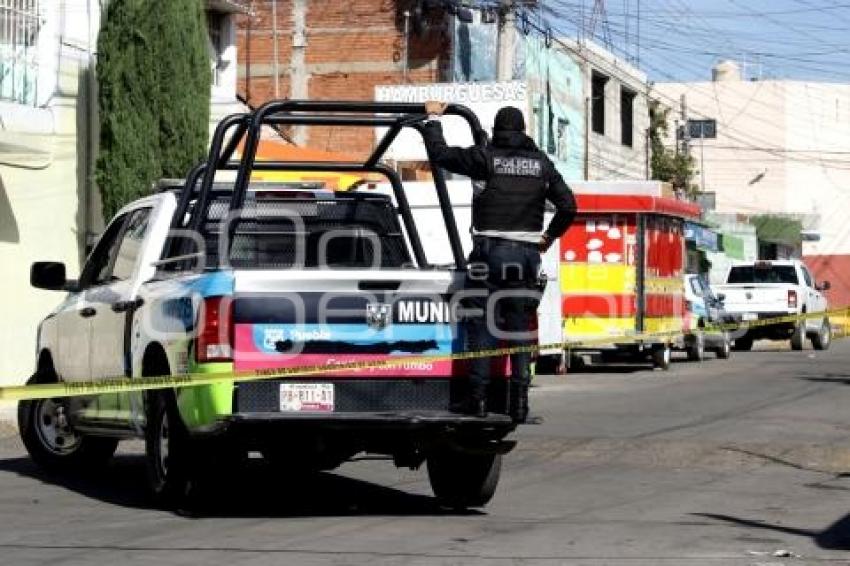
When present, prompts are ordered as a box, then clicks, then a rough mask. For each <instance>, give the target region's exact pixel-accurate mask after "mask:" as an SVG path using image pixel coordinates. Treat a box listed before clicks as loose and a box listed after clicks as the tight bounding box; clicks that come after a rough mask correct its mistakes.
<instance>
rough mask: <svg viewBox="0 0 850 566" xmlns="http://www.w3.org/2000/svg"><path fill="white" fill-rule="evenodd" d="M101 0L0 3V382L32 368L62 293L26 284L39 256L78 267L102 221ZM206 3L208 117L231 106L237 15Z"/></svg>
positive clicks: (224, 3) (228, 7) (230, 6)
mask: <svg viewBox="0 0 850 566" xmlns="http://www.w3.org/2000/svg"><path fill="white" fill-rule="evenodd" d="M103 4H105V2H102V1H101V0H3V1H2V2H0V265H2V266H3V282H2V285H0V313H2V315H3V321H2V323H0V385H2V384H8V383H19V382H21V381H23V380H25V379H26V378H27V377H28V376H29V375H30V374H31V373H32V369H33V364H34V353H33V349H34V346H35V333H36V325H37V324H38V321H39V320H40V319H41V318H43V317H44V316H45V315H46V314H47V313H48V312H49V311H50V309H51V308H52V307H53V306H54V305H55V304H57V303H58V302H59V300H60V299H61V297H60V295H58V294H56V293H49V292H46V291H38V290H35V289H32V288H31V287H30V286H29V266H30V263H32V262H33V261H36V260H55V261H62V262H64V263H65V264H66V265H67V267H68V271H69V276H74V275H75V274H76V273H78V272H79V267H80V264H81V262H82V259H83V256H84V253H85V249H86V245H87V243H91V242H92V241H93V239H94V237H95V236H96V235H97V234H98V233H99V232H100V230H101V229H102V227H103V219H102V218H101V213H100V199H99V196H98V191H97V188H96V187H95V185H94V182H93V171H94V161H95V158H96V152H97V140H98V131H97V99H96V94H94V93H95V92H96V91H95V81H94V65H95V58H96V48H97V34H98V30H99V29H100V24H101V6H102V5H103ZM239 11H244V8H243V7H242V5H241V4H240V3H237V2H232V1H230V0H210V1H209V2H208V15H209V16H210V17H209V20H208V21H209V24H210V31H211V34H210V53H211V57H210V60H211V65H213V67H214V69H215V71H216V73H215V79H214V84H213V85H212V112H211V113H212V119H213V120H215V119H217V117H220V116H221V115H222V114H225V113H228V112H231V111H233V110H234V109H236V108H239V106H238V105H237V104H236V66H237V64H236V47H235V31H234V27H235V22H234V14H235V13H237V12H239Z"/></svg>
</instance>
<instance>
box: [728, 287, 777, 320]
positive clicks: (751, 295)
mask: <svg viewBox="0 0 850 566" xmlns="http://www.w3.org/2000/svg"><path fill="white" fill-rule="evenodd" d="M715 291H716V292H717V293H723V294H724V295H726V298H725V300H724V303H723V304H724V307H725V309H726V310H727V311H728V312H733V313H741V312H753V313H759V312H781V311H786V310H788V285H786V284H783V283H777V284H771V283H761V284H745V285H718V286H716V287H715Z"/></svg>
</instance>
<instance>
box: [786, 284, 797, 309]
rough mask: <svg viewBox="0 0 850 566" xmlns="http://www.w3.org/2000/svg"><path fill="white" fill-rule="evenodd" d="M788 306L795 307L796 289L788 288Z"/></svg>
mask: <svg viewBox="0 0 850 566" xmlns="http://www.w3.org/2000/svg"><path fill="white" fill-rule="evenodd" d="M788 308H789V309H796V308H797V291H794V290H793V289H789V290H788Z"/></svg>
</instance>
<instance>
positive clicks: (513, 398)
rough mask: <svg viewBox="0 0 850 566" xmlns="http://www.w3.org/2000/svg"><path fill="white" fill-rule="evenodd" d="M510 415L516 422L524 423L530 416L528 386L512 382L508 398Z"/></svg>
mask: <svg viewBox="0 0 850 566" xmlns="http://www.w3.org/2000/svg"><path fill="white" fill-rule="evenodd" d="M508 415H510V417H511V419H513V421H514V423H515V424H523V423H525V421H526V419H527V418H528V386H527V385H518V384H515V383H511V392H510V399H508Z"/></svg>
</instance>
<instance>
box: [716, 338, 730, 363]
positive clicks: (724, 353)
mask: <svg viewBox="0 0 850 566" xmlns="http://www.w3.org/2000/svg"><path fill="white" fill-rule="evenodd" d="M714 353H715V354H717V358H718V359H720V360H728V359H729V356H731V355H732V345H731V343H730V341H729V334H728V333H727V332H724V333H723V343H722V344H721V345H720V347H719V348H717V349H716V350H714Z"/></svg>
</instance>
